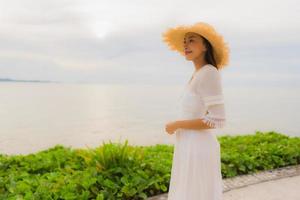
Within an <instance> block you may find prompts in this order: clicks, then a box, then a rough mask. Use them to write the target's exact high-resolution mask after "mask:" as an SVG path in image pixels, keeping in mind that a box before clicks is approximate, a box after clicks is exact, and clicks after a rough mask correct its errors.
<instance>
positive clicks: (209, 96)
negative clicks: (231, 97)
mask: <svg viewBox="0 0 300 200" xmlns="http://www.w3.org/2000/svg"><path fill="white" fill-rule="evenodd" d="M203 70H204V71H203V73H202V74H201V76H200V77H199V78H200V79H199V81H198V85H197V87H196V90H197V93H199V95H200V96H201V99H202V100H203V103H204V106H205V109H206V114H205V115H204V116H203V117H202V118H201V119H202V120H203V121H204V122H205V123H206V124H208V125H209V126H211V127H213V128H223V127H224V126H225V122H226V118H225V106H224V96H223V90H222V80H221V74H220V72H219V71H218V70H217V69H216V68H214V67H208V68H205V69H203Z"/></svg>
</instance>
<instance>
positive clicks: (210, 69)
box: [198, 64, 220, 79]
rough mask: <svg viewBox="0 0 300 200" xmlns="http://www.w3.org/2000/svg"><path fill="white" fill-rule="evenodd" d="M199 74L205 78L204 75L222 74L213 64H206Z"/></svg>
mask: <svg viewBox="0 0 300 200" xmlns="http://www.w3.org/2000/svg"><path fill="white" fill-rule="evenodd" d="M198 76H199V78H198V79H203V78H204V77H210V76H220V72H219V70H218V69H217V68H216V67H215V66H213V65H212V64H206V65H205V66H203V67H202V68H201V69H200V70H199V73H198Z"/></svg>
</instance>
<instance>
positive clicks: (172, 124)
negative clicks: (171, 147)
mask: <svg viewBox="0 0 300 200" xmlns="http://www.w3.org/2000/svg"><path fill="white" fill-rule="evenodd" d="M178 128H179V127H178V123H177V121H173V122H169V123H167V124H166V128H165V129H166V131H167V132H168V134H173V133H174V132H175V131H176V129H178Z"/></svg>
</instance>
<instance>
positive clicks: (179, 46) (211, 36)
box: [162, 22, 230, 69]
mask: <svg viewBox="0 0 300 200" xmlns="http://www.w3.org/2000/svg"><path fill="white" fill-rule="evenodd" d="M187 32H194V33H198V34H199V35H201V36H202V37H204V38H206V39H207V40H208V41H209V42H210V44H211V45H212V47H213V54H214V58H215V60H216V64H217V67H218V68H219V69H221V68H224V66H225V65H228V62H229V52H230V50H229V47H228V45H227V43H226V42H225V41H224V40H223V37H222V36H221V35H220V34H218V33H217V32H216V30H215V29H214V28H213V27H212V26H211V25H209V24H207V23H205V22H198V23H195V24H194V25H187V26H186V25H179V26H176V27H174V28H168V29H167V31H165V32H164V33H163V34H162V36H163V41H164V42H166V43H167V45H168V46H169V49H170V50H173V51H178V52H179V53H180V54H181V55H183V56H184V55H185V54H184V46H183V41H184V36H185V34H186V33H187Z"/></svg>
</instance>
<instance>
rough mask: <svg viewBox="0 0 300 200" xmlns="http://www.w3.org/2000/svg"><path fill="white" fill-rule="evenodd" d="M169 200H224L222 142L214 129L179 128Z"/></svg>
mask: <svg viewBox="0 0 300 200" xmlns="http://www.w3.org/2000/svg"><path fill="white" fill-rule="evenodd" d="M175 134H176V140H175V145H174V153H173V164H172V170H171V179H170V186H169V194H168V200H222V192H223V184H222V174H221V160H220V153H221V152H220V144H219V142H218V140H217V138H216V134H215V130H211V129H205V130H190V129H179V130H177V131H176V132H175Z"/></svg>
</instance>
